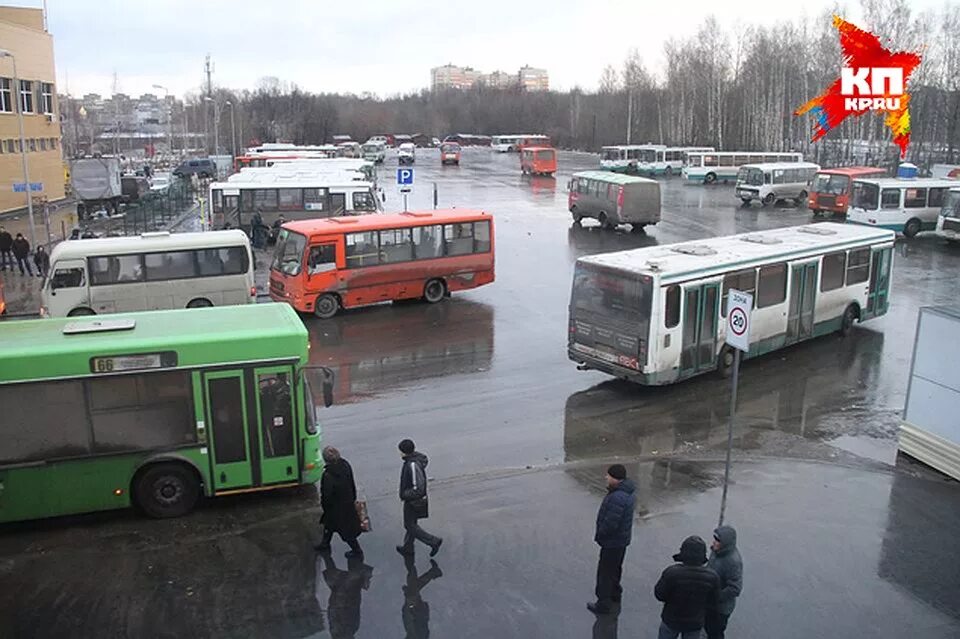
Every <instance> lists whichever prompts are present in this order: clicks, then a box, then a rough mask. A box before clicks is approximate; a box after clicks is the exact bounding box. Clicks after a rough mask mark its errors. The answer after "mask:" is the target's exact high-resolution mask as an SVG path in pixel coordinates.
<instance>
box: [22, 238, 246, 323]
mask: <svg viewBox="0 0 960 639" xmlns="http://www.w3.org/2000/svg"><path fill="white" fill-rule="evenodd" d="M253 269H254V264H253V255H252V254H251V252H250V240H249V238H248V237H247V234H246V233H244V232H243V231H241V230H239V229H234V230H228V231H209V232H206V233H174V234H171V233H169V232H167V231H160V232H155V233H144V234H143V235H140V236H138V237H112V238H103V239H91V240H68V241H66V242H61V243H60V244H58V245H57V246H56V247H54V249H53V251H51V252H50V277H48V278H47V280H46V281H45V282H44V284H43V290H42V291H41V299H42V304H43V306H42V307H41V309H40V314H41V315H42V316H44V317H72V316H76V315H99V314H101V313H123V312H128V311H151V310H160V309H169V308H198V307H205V306H225V305H231V304H253V303H255V302H256V301H257V289H256V286H255V284H254V280H253Z"/></svg>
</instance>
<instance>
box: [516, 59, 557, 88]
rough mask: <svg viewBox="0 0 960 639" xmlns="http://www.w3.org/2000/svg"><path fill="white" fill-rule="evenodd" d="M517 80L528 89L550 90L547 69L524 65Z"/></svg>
mask: <svg viewBox="0 0 960 639" xmlns="http://www.w3.org/2000/svg"><path fill="white" fill-rule="evenodd" d="M517 81H518V82H519V83H520V86H521V87H522V88H523V89H526V90H527V91H549V90H550V78H549V76H548V75H547V70H546V69H537V68H534V67H531V66H527V65H524V66H522V67H520V71H519V72H518V73H517Z"/></svg>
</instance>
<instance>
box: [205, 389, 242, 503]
mask: <svg viewBox="0 0 960 639" xmlns="http://www.w3.org/2000/svg"><path fill="white" fill-rule="evenodd" d="M204 386H205V388H204V391H205V396H206V405H207V410H206V420H207V425H208V431H209V441H210V446H211V448H212V449H213V451H212V453H213V454H212V463H213V466H212V469H211V470H212V472H211V477H213V490H214V492H216V491H221V490H229V489H231V488H241V487H245V486H251V485H253V465H252V464H251V463H250V462H251V459H250V447H249V443H248V442H249V441H250V438H249V434H248V433H249V418H248V414H247V392H248V389H247V388H246V386H247V385H246V383H245V382H244V375H243V371H225V372H217V373H206V374H205V375H204Z"/></svg>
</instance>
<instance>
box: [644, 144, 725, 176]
mask: <svg viewBox="0 0 960 639" xmlns="http://www.w3.org/2000/svg"><path fill="white" fill-rule="evenodd" d="M713 150H714V149H713V147H712V146H667V147H644V148H642V149H641V150H640V160H639V161H638V162H637V164H636V166H635V167H634V171H635V172H636V173H637V174H638V175H645V176H648V177H655V176H658V175H665V176H667V177H670V176H673V175H680V172H681V171H682V170H683V167H684V165H685V164H686V162H687V155H688V154H689V153H695V152H698V153H699V152H709V151H713Z"/></svg>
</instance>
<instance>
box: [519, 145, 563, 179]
mask: <svg viewBox="0 0 960 639" xmlns="http://www.w3.org/2000/svg"><path fill="white" fill-rule="evenodd" d="M520 172H521V173H522V174H524V175H553V174H554V173H556V172H557V150H556V149H554V148H553V147H549V146H528V147H527V148H525V149H524V150H523V151H521V152H520Z"/></svg>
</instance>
